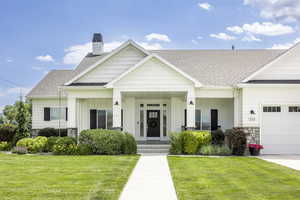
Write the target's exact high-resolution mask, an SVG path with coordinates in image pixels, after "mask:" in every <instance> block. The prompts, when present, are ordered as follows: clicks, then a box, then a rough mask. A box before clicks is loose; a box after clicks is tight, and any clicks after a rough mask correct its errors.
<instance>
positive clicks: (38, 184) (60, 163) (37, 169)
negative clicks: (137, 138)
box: [0, 154, 139, 200]
mask: <svg viewBox="0 0 300 200" xmlns="http://www.w3.org/2000/svg"><path fill="white" fill-rule="evenodd" d="M138 158H139V157H138V156H39V155H5V154H0V197H1V199H3V200H6V199H12V200H26V199H28V200H44V199H47V200H50V199H55V200H59V199H64V200H69V199H70V200H77V199H94V200H96V199H101V200H107V199H109V200H110V199H114V200H117V199H118V197H119V195H120V193H121V191H122V189H123V187H124V185H125V184H126V182H127V179H128V177H129V175H130V173H131V171H132V169H133V167H134V166H135V164H136V162H137V160H138Z"/></svg>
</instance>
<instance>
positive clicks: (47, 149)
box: [44, 136, 59, 152]
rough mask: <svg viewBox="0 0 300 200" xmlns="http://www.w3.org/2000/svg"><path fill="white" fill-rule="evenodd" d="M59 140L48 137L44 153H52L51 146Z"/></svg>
mask: <svg viewBox="0 0 300 200" xmlns="http://www.w3.org/2000/svg"><path fill="white" fill-rule="evenodd" d="M58 139H59V137H55V136H51V137H48V141H47V143H46V146H45V149H44V151H45V152H53V146H54V145H55V143H56V141H57V140H58Z"/></svg>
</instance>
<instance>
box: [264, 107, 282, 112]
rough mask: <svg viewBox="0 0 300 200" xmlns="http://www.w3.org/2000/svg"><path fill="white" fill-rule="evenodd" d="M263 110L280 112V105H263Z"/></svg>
mask: <svg viewBox="0 0 300 200" xmlns="http://www.w3.org/2000/svg"><path fill="white" fill-rule="evenodd" d="M263 112H281V107H280V106H264V107H263Z"/></svg>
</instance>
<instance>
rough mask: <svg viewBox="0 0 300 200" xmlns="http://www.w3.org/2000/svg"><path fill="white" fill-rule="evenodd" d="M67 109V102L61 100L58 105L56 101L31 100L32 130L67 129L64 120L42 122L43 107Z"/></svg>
mask: <svg viewBox="0 0 300 200" xmlns="http://www.w3.org/2000/svg"><path fill="white" fill-rule="evenodd" d="M59 105H61V107H62V108H66V107H67V102H66V100H65V99H62V100H61V102H60V103H59V100H58V99H32V129H42V128H46V127H51V128H59V123H60V128H67V121H66V120H60V122H59V120H50V121H44V108H45V107H50V108H53V107H59Z"/></svg>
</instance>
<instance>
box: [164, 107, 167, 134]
mask: <svg viewBox="0 0 300 200" xmlns="http://www.w3.org/2000/svg"><path fill="white" fill-rule="evenodd" d="M163 135H164V137H166V136H167V111H166V110H164V111H163Z"/></svg>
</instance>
